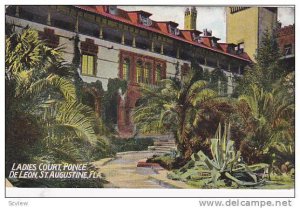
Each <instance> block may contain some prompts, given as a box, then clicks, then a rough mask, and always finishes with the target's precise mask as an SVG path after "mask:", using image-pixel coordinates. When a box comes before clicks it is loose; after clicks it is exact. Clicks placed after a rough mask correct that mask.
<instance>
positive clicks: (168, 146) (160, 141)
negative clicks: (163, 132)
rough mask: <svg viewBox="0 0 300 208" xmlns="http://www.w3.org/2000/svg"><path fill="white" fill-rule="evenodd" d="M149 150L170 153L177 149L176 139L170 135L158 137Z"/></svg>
mask: <svg viewBox="0 0 300 208" xmlns="http://www.w3.org/2000/svg"><path fill="white" fill-rule="evenodd" d="M148 150H151V151H155V152H157V153H169V152H171V151H173V150H176V145H175V140H174V138H173V137H170V136H168V135H167V136H160V137H156V139H155V140H154V145H153V146H149V147H148Z"/></svg>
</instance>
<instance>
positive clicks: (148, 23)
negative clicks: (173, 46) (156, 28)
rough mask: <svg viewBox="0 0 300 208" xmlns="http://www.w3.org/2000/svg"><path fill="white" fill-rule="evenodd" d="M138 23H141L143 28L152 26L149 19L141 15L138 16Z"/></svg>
mask: <svg viewBox="0 0 300 208" xmlns="http://www.w3.org/2000/svg"><path fill="white" fill-rule="evenodd" d="M140 22H141V24H143V25H145V26H151V25H152V21H151V19H149V17H147V16H144V15H142V14H140Z"/></svg>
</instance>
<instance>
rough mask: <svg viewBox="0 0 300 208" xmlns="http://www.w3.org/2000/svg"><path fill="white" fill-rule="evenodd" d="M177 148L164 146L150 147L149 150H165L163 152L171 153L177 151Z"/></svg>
mask: <svg viewBox="0 0 300 208" xmlns="http://www.w3.org/2000/svg"><path fill="white" fill-rule="evenodd" d="M175 149H176V147H164V146H149V147H148V150H163V151H171V150H175Z"/></svg>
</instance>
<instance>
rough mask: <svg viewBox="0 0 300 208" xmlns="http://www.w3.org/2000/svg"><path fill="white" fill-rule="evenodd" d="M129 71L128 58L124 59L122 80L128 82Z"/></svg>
mask: <svg viewBox="0 0 300 208" xmlns="http://www.w3.org/2000/svg"><path fill="white" fill-rule="evenodd" d="M129 70H130V60H129V59H128V58H126V59H124V62H123V76H122V77H123V79H124V80H129Z"/></svg>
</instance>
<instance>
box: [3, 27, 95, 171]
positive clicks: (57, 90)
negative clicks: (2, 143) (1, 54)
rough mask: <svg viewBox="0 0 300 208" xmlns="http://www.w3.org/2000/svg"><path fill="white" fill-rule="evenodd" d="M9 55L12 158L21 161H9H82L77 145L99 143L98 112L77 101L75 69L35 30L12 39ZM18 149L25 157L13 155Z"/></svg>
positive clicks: (8, 112) (8, 129) (8, 137)
mask: <svg viewBox="0 0 300 208" xmlns="http://www.w3.org/2000/svg"><path fill="white" fill-rule="evenodd" d="M5 52H6V53H5V55H6V56H5V63H6V65H5V78H6V82H5V83H6V141H7V145H8V148H7V149H8V150H7V151H10V152H7V154H9V155H10V156H12V157H14V156H16V158H7V161H8V162H10V163H11V162H13V161H14V160H16V162H20V161H22V159H24V158H28V160H33V158H35V159H37V157H43V158H44V157H48V160H50V159H49V158H52V160H55V161H63V160H67V161H74V160H75V161H76V158H78V157H80V156H81V154H82V152H81V153H80V154H79V152H78V151H77V150H76V148H77V147H78V145H77V144H79V143H83V144H85V145H93V144H95V143H96V142H97V140H98V138H97V135H96V133H95V131H94V123H95V115H94V112H93V111H92V110H91V109H90V108H89V107H87V106H85V105H83V104H81V103H79V102H78V101H77V95H76V89H75V86H74V84H73V79H72V75H73V72H72V68H71V67H70V65H68V64H66V63H65V62H64V61H63V58H62V56H61V52H60V50H59V49H53V48H49V47H48V46H46V45H45V43H44V42H43V41H41V40H39V38H38V33H37V31H35V30H32V29H29V28H26V29H24V30H23V31H22V32H20V33H13V34H11V35H10V36H8V37H7V38H6V51H5ZM17 126H18V127H24V128H26V132H24V131H23V129H20V128H17V129H16V128H15V127H17ZM28 135H30V136H28ZM24 137H28V138H26V142H25V140H24V139H23V138H24ZM18 143H19V144H18ZM20 143H21V144H20ZM16 144H17V147H18V148H19V150H18V151H20V152H22V154H23V155H15V154H14V153H13V152H12V149H13V147H16V146H15V145H16ZM10 146H11V147H12V148H10ZM26 148H27V149H26ZM34 151H35V152H34ZM84 152H86V151H83V153H84ZM38 153H40V155H38ZM54 153H55V155H56V156H58V155H59V156H60V157H61V158H53V155H54ZM18 154H19V153H18ZM47 155H48V156H47ZM50 155H52V156H51V157H50ZM23 156H24V158H23ZM17 160H19V161H17ZM8 168H10V166H8Z"/></svg>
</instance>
